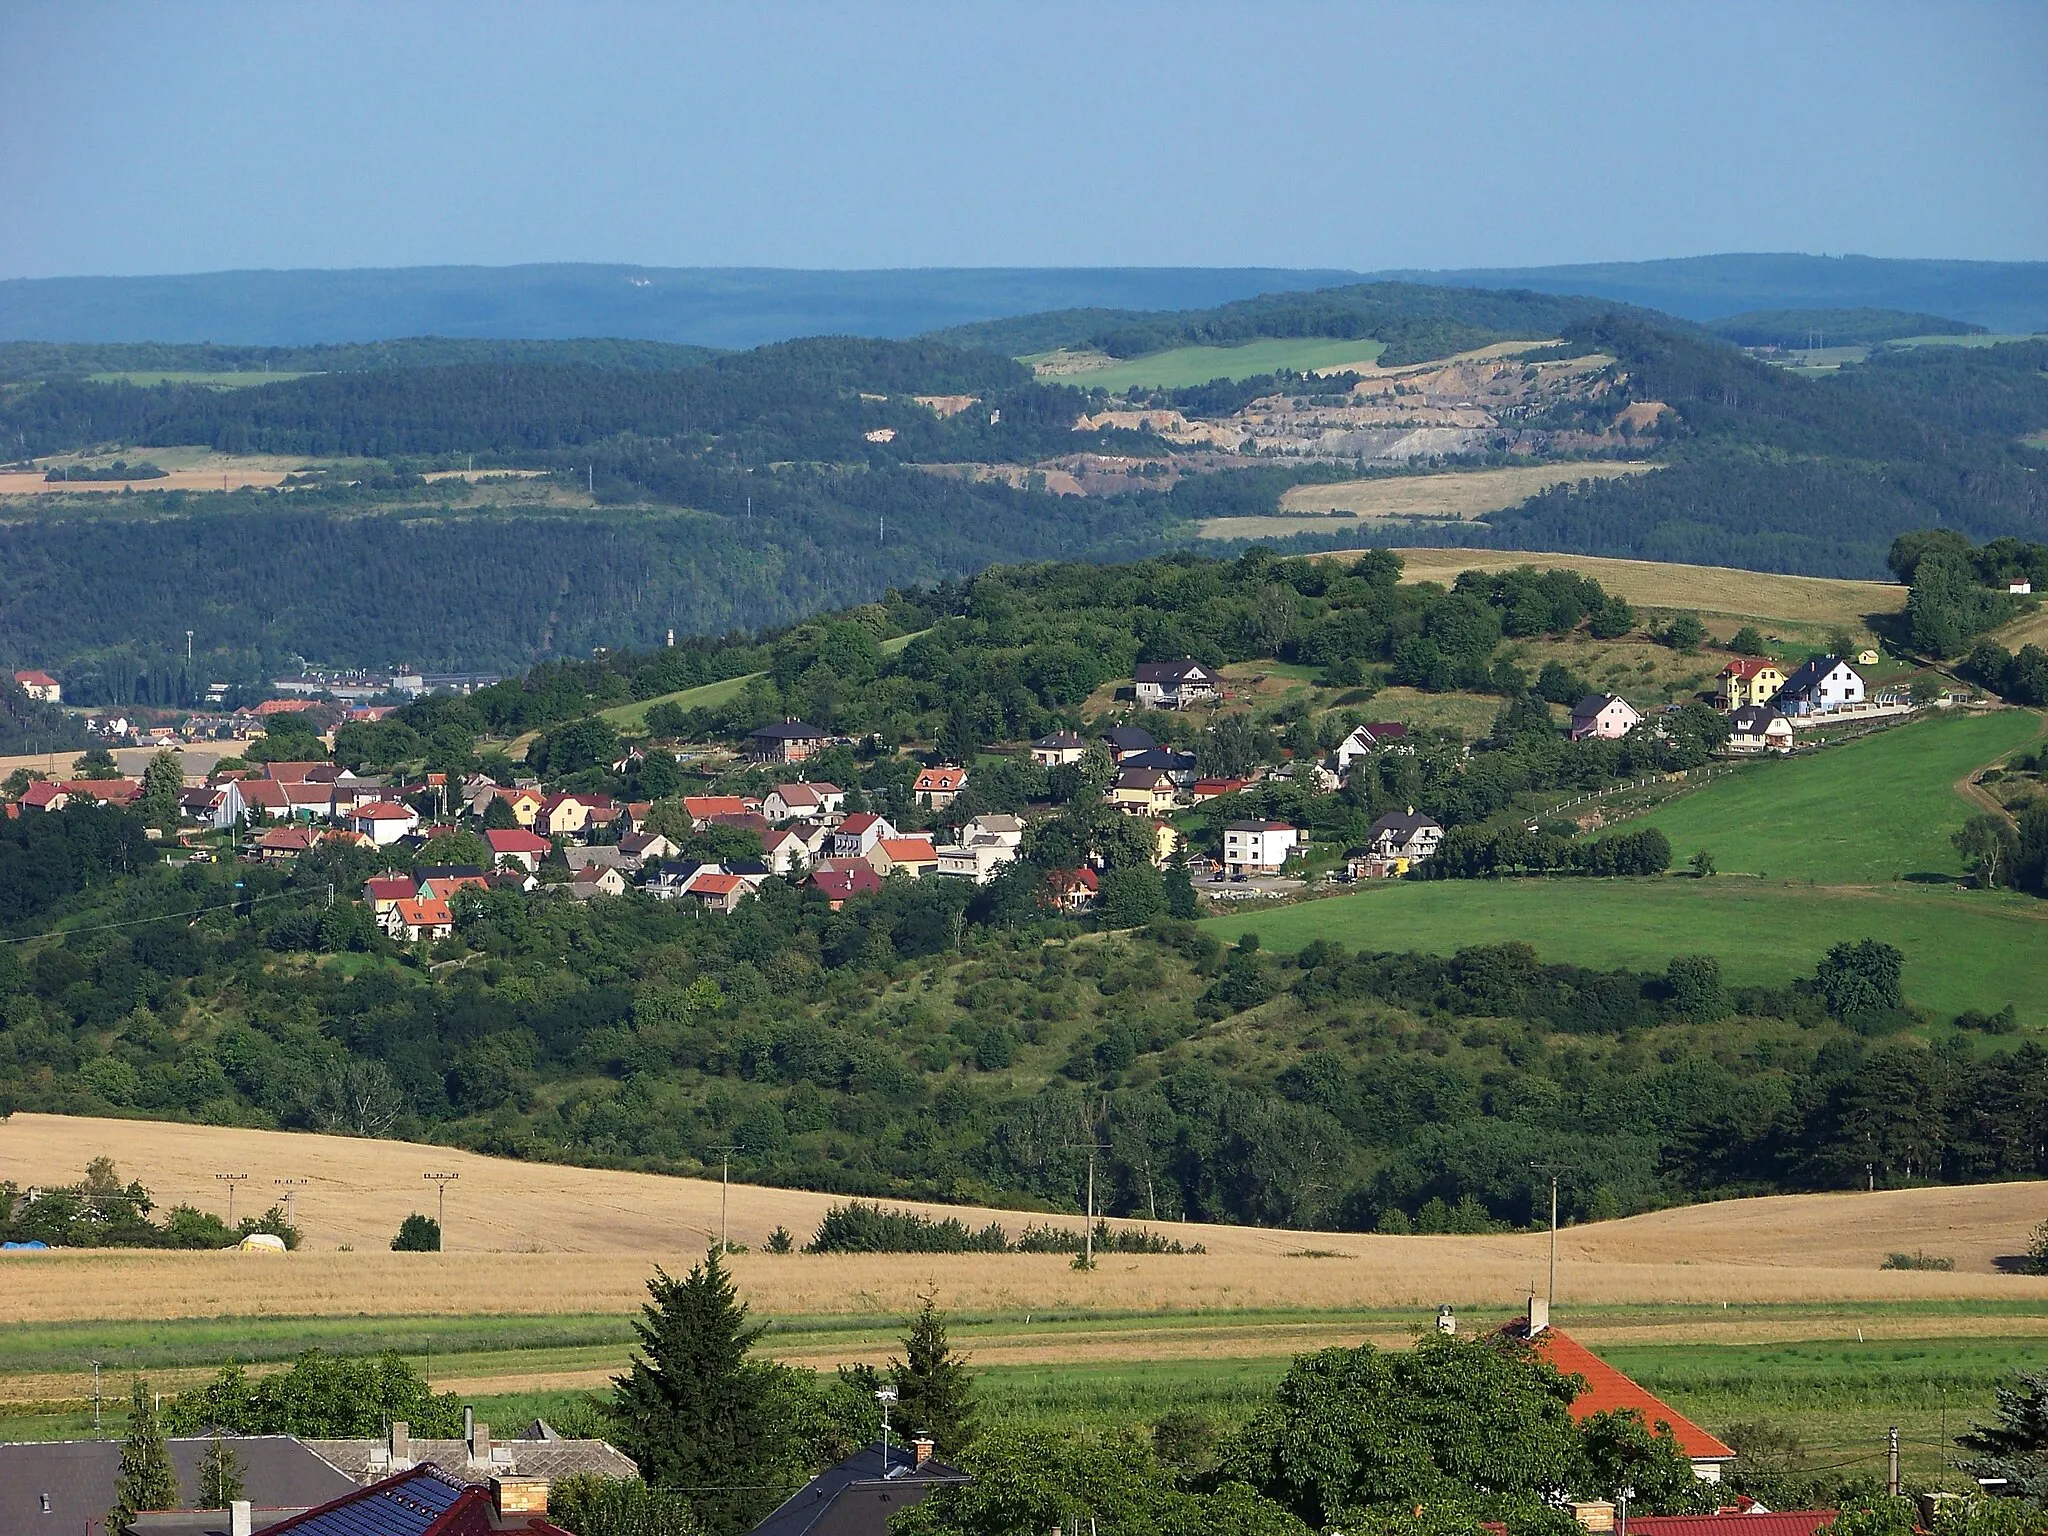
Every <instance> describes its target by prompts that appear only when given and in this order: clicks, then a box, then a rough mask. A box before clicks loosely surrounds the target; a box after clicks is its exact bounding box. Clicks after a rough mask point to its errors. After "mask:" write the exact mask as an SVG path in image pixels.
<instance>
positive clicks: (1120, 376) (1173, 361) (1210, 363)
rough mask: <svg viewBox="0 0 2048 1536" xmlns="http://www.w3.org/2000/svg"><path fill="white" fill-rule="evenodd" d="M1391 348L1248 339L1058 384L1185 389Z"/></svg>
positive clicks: (1067, 376)
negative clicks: (1242, 343)
mask: <svg viewBox="0 0 2048 1536" xmlns="http://www.w3.org/2000/svg"><path fill="white" fill-rule="evenodd" d="M1385 350H1386V343H1385V342H1383V341H1335V340H1331V339H1329V338H1327V337H1315V336H1311V337H1302V338H1284V339H1268V340H1264V341H1248V342H1246V343H1245V344H1244V345H1243V346H1239V347H1175V348H1174V349H1173V350H1171V351H1169V352H1154V353H1153V354H1152V355H1151V356H1149V357H1136V358H1131V359H1130V360H1128V361H1126V362H1120V363H1117V364H1115V365H1114V366H1112V367H1108V368H1092V369H1088V370H1087V371H1085V372H1079V373H1064V372H1063V373H1061V374H1060V375H1059V377H1058V380H1057V382H1059V383H1062V384H1072V385H1074V386H1076V387H1077V388H1080V389H1106V390H1108V391H1109V392H1110V393H1111V394H1118V393H1120V392H1121V391H1123V390H1126V389H1139V388H1145V389H1181V388H1185V387H1186V386H1188V385H1191V384H1206V383H1208V382H1209V381H1210V380H1211V379H1249V378H1252V377H1254V376H1256V375H1258V374H1261V373H1272V372H1274V371H1275V370H1276V369H1280V368H1292V369H1294V370H1296V371H1297V372H1303V373H1305V372H1307V371H1308V370H1309V369H1311V368H1342V367H1344V366H1345V365H1346V364H1351V363H1359V364H1365V363H1372V362H1375V361H1377V360H1378V358H1379V355H1380V353H1382V352H1384V351H1385ZM1053 356H1055V354H1051V353H1041V354H1039V355H1037V356H1034V357H1027V358H1022V359H1020V361H1022V362H1025V363H1031V364H1039V363H1043V362H1045V361H1047V360H1048V359H1049V358H1051V357H1053Z"/></svg>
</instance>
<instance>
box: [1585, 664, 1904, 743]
mask: <svg viewBox="0 0 2048 1536" xmlns="http://www.w3.org/2000/svg"><path fill="white" fill-rule="evenodd" d="M1857 660H1858V661H1859V662H1861V663H1863V664H1864V665H1866V666H1868V665H1870V664H1871V663H1873V662H1875V661H1876V660H1877V652H1875V651H1864V652H1862V653H1861V654H1860V655H1859V656H1858V657H1857ZM1714 701H1715V703H1716V704H1717V705H1718V706H1719V707H1720V708H1721V709H1722V710H1724V711H1726V712H1727V715H1728V726H1729V735H1728V750H1729V751H1731V752H1737V753H1757V752H1790V751H1791V750H1792V743H1793V733H1794V732H1795V731H1800V730H1810V729H1813V728H1815V727H1818V726H1823V725H1832V724H1838V723H1840V722H1842V721H1845V720H1859V719H1869V718H1875V717H1881V716H1886V715H1902V714H1910V713H1911V712H1912V708H1913V706H1912V704H1911V703H1910V702H1909V701H1908V700H1906V699H1904V698H1902V697H1901V696H1899V695H1897V694H1895V693H1889V692H1882V693H1876V694H1872V693H1870V692H1869V691H1868V688H1867V686H1866V685H1865V683H1864V680H1863V675H1862V674H1861V673H1859V672H1858V671H1857V670H1856V669H1855V668H1854V667H1852V666H1851V665H1849V663H1848V662H1847V661H1846V660H1844V659H1843V658H1842V657H1839V656H1816V657H1814V658H1813V659H1812V660H1810V661H1807V662H1804V663H1802V664H1801V665H1799V666H1797V667H1795V668H1793V670H1792V671H1791V672H1789V673H1788V672H1786V671H1785V670H1783V669H1782V668H1781V667H1780V666H1779V665H1778V663H1777V662H1775V661H1772V660H1771V659H1770V658H1769V657H1764V656H1760V657H1747V656H1745V657H1741V658H1738V659H1737V660H1735V661H1731V662H1729V663H1728V665H1727V666H1725V667H1723V668H1722V669H1721V675H1720V677H1719V678H1718V679H1717V680H1716V683H1715V689H1714ZM1642 723H1643V716H1642V714H1641V712H1640V711H1639V710H1637V709H1636V707H1635V706H1634V705H1633V704H1631V703H1629V701H1628V700H1627V699H1624V698H1623V697H1621V695H1620V694H1616V693H1589V694H1587V695H1586V696H1585V697H1584V698H1583V699H1581V700H1579V702H1578V703H1577V704H1575V705H1573V706H1572V724H1571V739H1572V740H1573V741H1587V740H1602V741H1616V740H1619V739H1620V738H1621V737H1623V736H1626V735H1628V733H1629V732H1630V731H1633V730H1634V729H1635V728H1636V727H1637V726H1639V725H1641V724H1642Z"/></svg>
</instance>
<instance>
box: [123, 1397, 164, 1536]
mask: <svg viewBox="0 0 2048 1536" xmlns="http://www.w3.org/2000/svg"><path fill="white" fill-rule="evenodd" d="M177 1507H178V1474H177V1470H176V1469H175V1468H173V1467H172V1465H171V1449H170V1447H169V1446H168V1445H166V1444H164V1432H163V1426H162V1425H160V1424H159V1423H157V1417H156V1404H155V1403H154V1402H153V1401H152V1400H151V1398H150V1395H149V1383H148V1382H146V1381H144V1380H143V1379H142V1378H141V1377H140V1376H138V1377H136V1378H135V1386H134V1389H133V1391H132V1392H131V1394H130V1397H129V1403H128V1438H127V1439H126V1440H124V1441H122V1442H121V1471H120V1481H119V1482H117V1483H116V1484H115V1485H114V1507H113V1508H112V1509H110V1510H109V1511H107V1530H108V1531H109V1533H116V1536H117V1533H119V1532H120V1531H122V1530H124V1529H126V1528H127V1525H128V1522H129V1521H131V1520H133V1519H134V1518H135V1517H136V1516H137V1515H139V1514H140V1513H142V1511H144V1510H145V1509H176V1508H177Z"/></svg>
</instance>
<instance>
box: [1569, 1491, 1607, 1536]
mask: <svg viewBox="0 0 2048 1536" xmlns="http://www.w3.org/2000/svg"><path fill="white" fill-rule="evenodd" d="M1572 1518H1573V1519H1574V1520H1576V1521H1578V1522H1579V1525H1580V1527H1581V1528H1582V1529H1583V1530H1586V1531H1592V1532H1598V1533H1600V1536H1607V1533H1608V1532H1611V1531H1612V1530H1613V1529H1614V1506H1613V1505H1612V1504H1610V1503H1608V1502H1607V1501H1606V1500H1605V1499H1585V1500H1574V1501H1573V1503H1572Z"/></svg>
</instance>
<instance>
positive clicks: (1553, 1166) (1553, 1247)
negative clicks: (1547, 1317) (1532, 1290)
mask: <svg viewBox="0 0 2048 1536" xmlns="http://www.w3.org/2000/svg"><path fill="white" fill-rule="evenodd" d="M1529 1166H1530V1167H1531V1168H1532V1169H1534V1170H1535V1171H1536V1172H1537V1173H1547V1174H1549V1175H1550V1289H1549V1291H1548V1292H1546V1293H1545V1296H1544V1299H1545V1300H1546V1301H1548V1302H1549V1303H1550V1304H1551V1305H1552V1306H1555V1305H1556V1304H1557V1178H1558V1175H1559V1174H1562V1173H1570V1172H1572V1171H1573V1170H1574V1169H1575V1168H1576V1167H1577V1165H1576V1164H1574V1163H1531V1164H1530V1165H1529Z"/></svg>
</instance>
